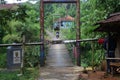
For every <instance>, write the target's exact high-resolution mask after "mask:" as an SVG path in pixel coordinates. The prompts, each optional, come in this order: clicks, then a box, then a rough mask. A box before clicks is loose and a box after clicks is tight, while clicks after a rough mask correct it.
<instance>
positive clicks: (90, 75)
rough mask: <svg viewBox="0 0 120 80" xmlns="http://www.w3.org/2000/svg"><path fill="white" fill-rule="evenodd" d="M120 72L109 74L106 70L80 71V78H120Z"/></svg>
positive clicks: (100, 79) (95, 79)
mask: <svg viewBox="0 0 120 80" xmlns="http://www.w3.org/2000/svg"><path fill="white" fill-rule="evenodd" d="M119 75H120V74H115V75H112V74H107V73H106V72H105V71H87V72H86V73H83V72H80V74H79V80H120V76H119Z"/></svg>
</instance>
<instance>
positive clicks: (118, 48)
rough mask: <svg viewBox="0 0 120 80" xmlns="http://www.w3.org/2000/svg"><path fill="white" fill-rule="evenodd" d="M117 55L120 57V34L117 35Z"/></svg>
mask: <svg viewBox="0 0 120 80" xmlns="http://www.w3.org/2000/svg"><path fill="white" fill-rule="evenodd" d="M115 57H117V58H120V36H117V47H116V50H115Z"/></svg>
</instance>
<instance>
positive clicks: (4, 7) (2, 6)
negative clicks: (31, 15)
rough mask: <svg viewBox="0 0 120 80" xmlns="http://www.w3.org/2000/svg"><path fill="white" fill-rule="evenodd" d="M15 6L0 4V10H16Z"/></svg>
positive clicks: (16, 6)
mask: <svg viewBox="0 0 120 80" xmlns="http://www.w3.org/2000/svg"><path fill="white" fill-rule="evenodd" d="M17 8H18V5H17V4H0V10H2V9H17Z"/></svg>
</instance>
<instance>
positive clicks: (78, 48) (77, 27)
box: [76, 0, 81, 66]
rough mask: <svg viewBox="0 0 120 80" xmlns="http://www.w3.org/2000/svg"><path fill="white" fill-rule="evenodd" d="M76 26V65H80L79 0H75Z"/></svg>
mask: <svg viewBox="0 0 120 80" xmlns="http://www.w3.org/2000/svg"><path fill="white" fill-rule="evenodd" d="M76 5H77V19H76V20H77V26H76V48H77V65H78V66H81V58H80V56H81V54H80V42H79V40H80V33H81V32H80V0H77V4H76Z"/></svg>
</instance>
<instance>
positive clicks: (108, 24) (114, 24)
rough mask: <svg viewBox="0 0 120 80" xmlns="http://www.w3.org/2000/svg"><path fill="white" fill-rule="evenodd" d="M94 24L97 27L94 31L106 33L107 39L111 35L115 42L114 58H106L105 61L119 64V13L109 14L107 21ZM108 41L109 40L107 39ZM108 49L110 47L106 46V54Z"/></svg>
mask: <svg viewBox="0 0 120 80" xmlns="http://www.w3.org/2000/svg"><path fill="white" fill-rule="evenodd" d="M96 24H97V25H99V27H97V28H96V29H95V31H98V32H106V33H108V37H109V35H110V34H112V35H113V37H114V38H115V41H116V48H115V52H114V54H115V57H114V58H109V57H108V58H107V59H109V60H115V61H118V63H120V12H118V13H114V14H110V15H109V17H108V18H107V19H105V20H102V21H99V22H97V23H96ZM108 41H110V40H109V39H108ZM109 47H110V45H109V44H108V49H107V54H108V53H109V51H110V50H109ZM110 65H111V64H110ZM112 66H115V65H112ZM116 66H120V65H119V64H116Z"/></svg>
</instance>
